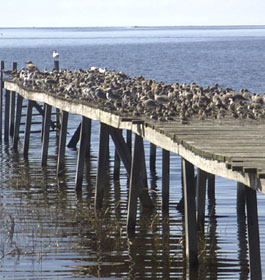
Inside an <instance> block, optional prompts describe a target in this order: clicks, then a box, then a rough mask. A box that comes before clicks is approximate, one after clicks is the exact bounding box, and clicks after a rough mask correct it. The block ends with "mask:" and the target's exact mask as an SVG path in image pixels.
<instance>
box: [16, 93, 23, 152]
mask: <svg viewBox="0 0 265 280" xmlns="http://www.w3.org/2000/svg"><path fill="white" fill-rule="evenodd" d="M23 99H24V98H23V97H22V96H21V95H20V94H17V108H16V120H15V126H14V137H13V147H14V150H15V151H17V146H18V140H19V129H20V122H21V113H22V104H23Z"/></svg>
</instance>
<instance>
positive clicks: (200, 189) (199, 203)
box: [196, 168, 207, 233]
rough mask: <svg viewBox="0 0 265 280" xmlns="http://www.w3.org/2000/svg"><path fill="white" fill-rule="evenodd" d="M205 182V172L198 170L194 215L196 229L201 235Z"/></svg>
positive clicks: (203, 216) (202, 229)
mask: <svg viewBox="0 0 265 280" xmlns="http://www.w3.org/2000/svg"><path fill="white" fill-rule="evenodd" d="M206 180H207V174H206V172H205V171H203V170H201V169H200V168H198V170H197V180H196V208H197V209H196V214H197V228H198V230H200V231H201V232H202V233H203V232H204V219H205V197H206Z"/></svg>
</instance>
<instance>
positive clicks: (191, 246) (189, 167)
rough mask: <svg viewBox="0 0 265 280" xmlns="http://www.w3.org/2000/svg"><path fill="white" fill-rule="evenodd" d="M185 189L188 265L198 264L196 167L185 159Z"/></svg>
mask: <svg viewBox="0 0 265 280" xmlns="http://www.w3.org/2000/svg"><path fill="white" fill-rule="evenodd" d="M182 164H183V168H182V170H183V187H184V210H185V214H184V215H185V244H186V259H187V262H188V265H197V264H198V248H197V224H196V206H195V194H196V188H195V183H194V165H193V164H191V163H190V162H189V161H187V160H185V159H183V161H182Z"/></svg>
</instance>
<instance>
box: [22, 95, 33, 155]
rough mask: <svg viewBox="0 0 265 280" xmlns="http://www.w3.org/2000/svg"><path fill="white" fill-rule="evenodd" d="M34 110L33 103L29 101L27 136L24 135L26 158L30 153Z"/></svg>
mask: <svg viewBox="0 0 265 280" xmlns="http://www.w3.org/2000/svg"><path fill="white" fill-rule="evenodd" d="M32 108H33V101H31V100H28V107H27V118H26V125H25V133H24V134H25V135H24V149H23V150H24V157H27V156H28V151H29V140H30V130H31V120H32Z"/></svg>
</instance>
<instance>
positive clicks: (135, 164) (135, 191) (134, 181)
mask: <svg viewBox="0 0 265 280" xmlns="http://www.w3.org/2000/svg"><path fill="white" fill-rule="evenodd" d="M146 181H147V178H146V166H145V155H144V144H143V138H142V137H141V136H138V135H137V134H136V135H135V140H134V151H133V157H132V170H131V174H130V186H129V201H128V214H127V230H128V231H133V230H134V229H135V225H136V214H137V201H138V197H139V196H140V195H141V196H142V199H141V202H142V204H144V207H152V206H153V205H152V201H151V199H150V197H149V195H148V192H147V189H146V187H147V186H146V185H145V184H146Z"/></svg>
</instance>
